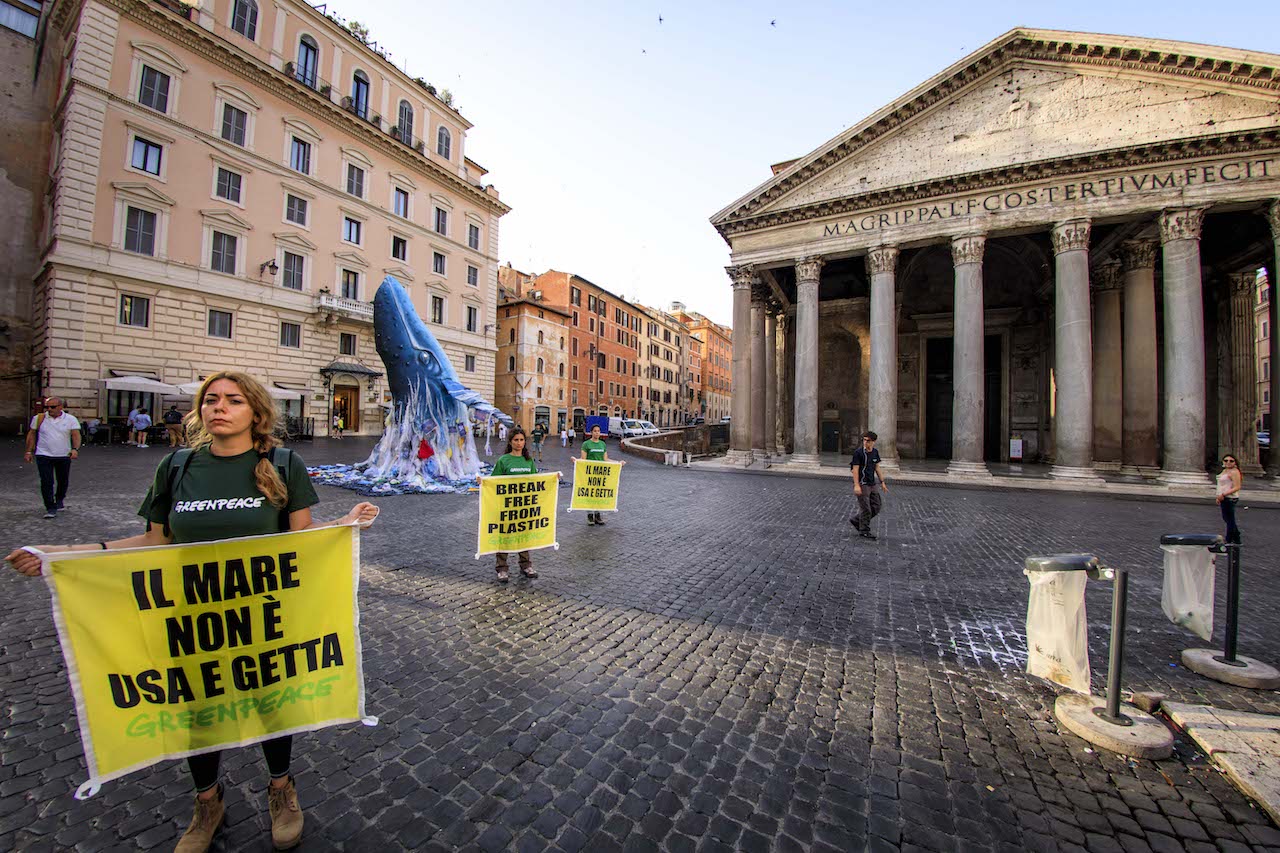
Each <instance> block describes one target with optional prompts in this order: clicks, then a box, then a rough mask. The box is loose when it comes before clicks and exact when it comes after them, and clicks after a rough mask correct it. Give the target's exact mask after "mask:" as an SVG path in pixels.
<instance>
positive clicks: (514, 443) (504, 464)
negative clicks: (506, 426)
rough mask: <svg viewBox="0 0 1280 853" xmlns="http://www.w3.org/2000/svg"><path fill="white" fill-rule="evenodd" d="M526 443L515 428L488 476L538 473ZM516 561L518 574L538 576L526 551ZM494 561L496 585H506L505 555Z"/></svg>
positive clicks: (519, 430)
mask: <svg viewBox="0 0 1280 853" xmlns="http://www.w3.org/2000/svg"><path fill="white" fill-rule="evenodd" d="M527 442H528V440H527V439H526V437H525V434H524V430H523V429H521V428H520V427H516V428H515V430H514V431H513V432H512V433H511V436H510V437H509V438H508V439H507V450H506V452H505V453H503V454H502V455H501V456H499V457H498V461H497V462H494V463H493V471H492V472H491V473H490V474H489V476H490V477H513V476H517V475H522V474H536V473H538V466H537V465H535V464H534V463H533V457H532V456H530V455H529V448H528V447H527V446H526V445H527ZM557 476H559V475H557ZM557 547H559V546H557ZM517 559H518V560H519V563H520V574H522V575H524V576H525V577H527V578H536V577H537V576H538V572H537V570H536V569H535V568H534V567H533V558H532V557H530V556H529V552H528V551H519V552H517ZM495 560H496V561H497V569H498V583H506V582H507V580H508V579H509V578H510V577H511V575H510V573H509V572H508V571H507V553H506V552H505V551H499V552H498V553H497V554H496V555H495Z"/></svg>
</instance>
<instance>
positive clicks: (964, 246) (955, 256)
mask: <svg viewBox="0 0 1280 853" xmlns="http://www.w3.org/2000/svg"><path fill="white" fill-rule="evenodd" d="M986 246H987V235H986V234H966V235H964V236H962V237H952V238H951V261H952V263H954V264H955V265H956V266H959V265H960V264H980V263H982V252H983V250H984V249H985V248H986Z"/></svg>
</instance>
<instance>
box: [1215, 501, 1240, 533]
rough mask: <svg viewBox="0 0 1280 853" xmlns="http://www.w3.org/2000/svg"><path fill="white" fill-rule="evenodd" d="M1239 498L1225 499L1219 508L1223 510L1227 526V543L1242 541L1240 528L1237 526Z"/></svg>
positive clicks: (1223, 519) (1223, 517)
mask: <svg viewBox="0 0 1280 853" xmlns="http://www.w3.org/2000/svg"><path fill="white" fill-rule="evenodd" d="M1239 502H1240V499H1239V498H1223V499H1222V503H1220V504H1218V508H1219V509H1221V510H1222V521H1223V522H1224V523H1225V524H1226V525H1227V541H1228V542H1239V541H1240V528H1239V527H1237V526H1236V504H1237V503H1239Z"/></svg>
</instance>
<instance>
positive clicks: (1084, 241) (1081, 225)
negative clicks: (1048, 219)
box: [1050, 219, 1090, 255]
mask: <svg viewBox="0 0 1280 853" xmlns="http://www.w3.org/2000/svg"><path fill="white" fill-rule="evenodd" d="M1089 230H1090V224H1089V220H1087V219H1068V220H1067V221H1065V222H1059V223H1057V224H1056V225H1054V226H1053V231H1052V232H1050V236H1051V237H1052V238H1053V253H1054V254H1055V255H1061V254H1062V253H1063V252H1074V251H1078V250H1080V249H1084V250H1086V251H1087V250H1088V248H1089Z"/></svg>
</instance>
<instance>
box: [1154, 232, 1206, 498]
mask: <svg viewBox="0 0 1280 853" xmlns="http://www.w3.org/2000/svg"><path fill="white" fill-rule="evenodd" d="M1203 222H1204V208H1197V207H1184V208H1176V209H1173V210H1166V211H1164V212H1163V213H1161V214H1160V242H1161V244H1162V255H1163V257H1164V281H1163V284H1164V464H1163V465H1162V466H1161V472H1160V479H1161V481H1162V482H1164V483H1166V484H1168V485H1170V486H1200V485H1204V484H1205V483H1208V482H1209V476H1208V475H1207V474H1206V473H1205V469H1204V442H1205V388H1204V383H1205V364H1204V304H1203V303H1202V301H1201V299H1202V297H1201V292H1200V226H1201V224H1203Z"/></svg>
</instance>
